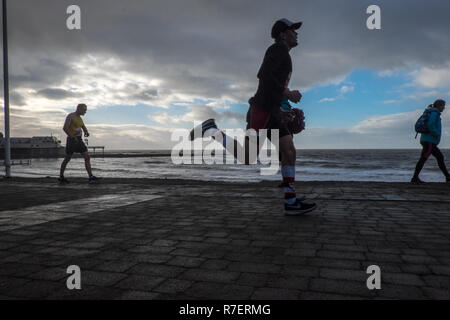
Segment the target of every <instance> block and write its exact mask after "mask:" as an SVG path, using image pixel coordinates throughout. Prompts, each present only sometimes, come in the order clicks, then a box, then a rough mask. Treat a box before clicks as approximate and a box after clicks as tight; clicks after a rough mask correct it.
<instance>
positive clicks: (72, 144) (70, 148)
mask: <svg viewBox="0 0 450 320" xmlns="http://www.w3.org/2000/svg"><path fill="white" fill-rule="evenodd" d="M86 151H88V149H87V147H86V145H85V144H84V142H83V139H81V137H75V138H71V137H67V140H66V154H67V155H69V156H70V155H72V154H73V153H74V152H79V153H84V152H86Z"/></svg>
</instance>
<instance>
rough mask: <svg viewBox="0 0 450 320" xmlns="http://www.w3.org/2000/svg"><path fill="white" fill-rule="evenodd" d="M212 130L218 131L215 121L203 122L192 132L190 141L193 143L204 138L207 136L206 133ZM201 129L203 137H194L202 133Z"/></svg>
mask: <svg viewBox="0 0 450 320" xmlns="http://www.w3.org/2000/svg"><path fill="white" fill-rule="evenodd" d="M211 128H214V129H217V125H216V122H215V121H214V119H208V120H206V121H203V122H202V123H201V124H199V125H198V126H196V127H195V128H194V129H192V130H191V132H190V133H189V139H190V140H191V141H192V140H194V139H197V138H202V137H203V135H204V134H205V131H206V130H208V129H211ZM200 129H201V132H202V136H201V137H199V136H194V135H195V134H198V133H200Z"/></svg>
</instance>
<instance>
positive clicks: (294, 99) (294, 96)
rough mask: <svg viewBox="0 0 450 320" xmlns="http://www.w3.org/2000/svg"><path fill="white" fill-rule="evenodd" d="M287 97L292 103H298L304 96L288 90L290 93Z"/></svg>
mask: <svg viewBox="0 0 450 320" xmlns="http://www.w3.org/2000/svg"><path fill="white" fill-rule="evenodd" d="M286 97H287V98H288V99H289V100H290V101H292V102H294V103H297V102H299V101H300V99H301V98H302V94H301V93H300V92H299V91H298V90H293V91H290V90H289V89H288V92H287V94H286Z"/></svg>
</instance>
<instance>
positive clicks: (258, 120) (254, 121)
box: [247, 105, 292, 139]
mask: <svg viewBox="0 0 450 320" xmlns="http://www.w3.org/2000/svg"><path fill="white" fill-rule="evenodd" d="M247 129H254V130H255V131H256V132H259V130H260V129H268V131H267V137H268V138H269V139H270V136H271V134H270V130H271V129H277V130H279V137H280V138H281V137H284V136H287V135H292V134H291V132H290V131H289V129H288V128H287V126H286V125H285V124H282V123H281V122H280V120H279V119H278V118H277V117H275V116H274V115H273V114H272V113H270V112H268V111H266V110H264V109H262V108H260V107H258V106H256V105H250V108H249V109H248V112H247Z"/></svg>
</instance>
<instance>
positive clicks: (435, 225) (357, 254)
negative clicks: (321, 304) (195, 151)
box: [0, 178, 450, 300]
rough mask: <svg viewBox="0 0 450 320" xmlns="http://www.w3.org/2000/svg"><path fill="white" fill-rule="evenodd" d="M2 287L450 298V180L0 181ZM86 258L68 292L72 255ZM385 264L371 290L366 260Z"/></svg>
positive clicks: (191, 295)
mask: <svg viewBox="0 0 450 320" xmlns="http://www.w3.org/2000/svg"><path fill="white" fill-rule="evenodd" d="M0 188H1V191H0V200H1V201H0V297H1V298H2V299H16V298H21V299H200V300H202V299H244V300H247V299H273V300H298V299H449V298H450V233H449V231H450V186H448V185H446V184H439V183H435V184H433V183H430V184H427V185H424V186H414V185H410V184H407V183H367V182H366V183H365V182H299V183H297V190H298V192H299V193H302V194H305V195H306V196H307V198H308V199H312V200H313V201H315V202H316V203H317V204H318V209H317V210H315V211H313V212H311V213H310V214H307V215H305V216H300V217H286V216H284V214H283V210H282V203H283V199H282V198H283V194H282V191H281V190H280V189H279V188H277V183H274V182H263V183H248V184H242V183H220V182H199V181H187V180H186V181H182V180H150V179H104V180H102V181H101V183H99V184H95V185H88V184H86V182H85V181H84V180H82V179H79V180H77V179H75V180H74V181H73V183H72V184H70V185H66V186H59V185H57V184H56V183H55V182H54V181H53V180H52V179H24V178H22V179H19V178H14V179H12V180H0ZM70 265H77V266H79V267H80V269H81V283H82V289H81V290H68V289H67V287H66V280H67V278H68V277H69V274H67V267H68V266H70ZM370 265H378V266H379V267H380V269H381V289H380V290H369V289H368V288H367V286H366V281H367V278H368V277H369V274H367V273H366V269H367V267H368V266H370Z"/></svg>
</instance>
